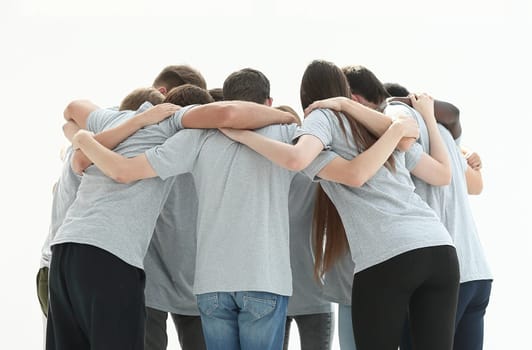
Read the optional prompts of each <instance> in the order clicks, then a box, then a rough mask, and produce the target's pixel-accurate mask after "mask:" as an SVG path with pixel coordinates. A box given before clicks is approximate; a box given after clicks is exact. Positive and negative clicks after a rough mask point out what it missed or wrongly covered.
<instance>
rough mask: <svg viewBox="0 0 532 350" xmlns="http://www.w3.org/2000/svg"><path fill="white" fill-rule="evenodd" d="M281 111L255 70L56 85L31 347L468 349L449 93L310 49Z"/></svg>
mask: <svg viewBox="0 0 532 350" xmlns="http://www.w3.org/2000/svg"><path fill="white" fill-rule="evenodd" d="M300 97H301V106H302V108H303V110H304V114H305V116H304V117H303V118H301V117H300V116H298V114H297V113H296V112H295V111H294V109H293V108H291V107H290V106H285V105H281V106H276V107H273V99H272V98H271V96H270V83H269V80H268V79H267V77H266V76H265V75H264V74H263V73H262V72H260V71H258V70H256V69H251V68H244V69H241V70H239V71H236V72H233V73H231V74H230V75H229V76H228V77H227V78H226V80H225V81H224V83H223V87H222V88H216V89H210V90H208V89H207V84H206V82H205V79H204V77H203V76H202V74H201V73H200V72H198V71H197V70H196V69H194V68H192V67H190V66H186V65H175V66H168V67H165V68H164V69H163V70H162V71H161V72H160V74H159V75H158V76H157V77H156V79H155V80H154V82H153V84H152V86H151V87H148V88H138V89H135V90H133V91H132V92H131V93H130V94H129V95H128V96H126V97H125V98H124V99H123V100H122V101H121V103H120V105H119V107H113V108H101V107H99V106H98V105H96V104H94V103H93V102H91V101H88V100H75V101H73V102H71V103H70V104H69V105H68V106H67V107H66V109H65V112H64V117H65V125H64V127H63V131H64V133H65V136H66V137H67V138H68V140H69V141H70V143H71V146H70V147H69V148H68V149H67V150H66V152H65V153H64V166H63V170H62V173H61V175H60V177H59V180H58V181H57V183H56V184H55V186H54V189H53V194H54V197H53V203H52V216H51V224H50V229H49V234H48V237H47V239H46V241H45V244H44V246H43V254H42V259H41V268H40V270H39V273H38V275H37V287H38V296H39V301H40V302H41V306H42V310H43V312H44V314H45V316H46V318H47V321H46V348H47V349H49V350H52V349H58V350H60V349H146V350H156V349H157V350H158V349H166V347H167V343H168V340H167V339H168V338H167V330H166V324H167V318H168V315H169V314H170V316H171V318H172V320H173V322H174V324H175V327H176V330H177V334H178V338H179V342H180V345H181V348H182V349H186V350H188V349H194V350H195V349H200V350H201V349H209V350H213V349H214V350H216V349H220V350H222V349H223V350H232V349H235V350H236V349H282V348H284V349H287V348H288V343H289V337H288V335H289V333H290V325H291V323H292V321H293V320H295V322H296V323H297V326H298V329H299V334H300V339H301V348H302V349H330V348H331V343H332V335H333V328H334V322H335V317H334V315H333V312H332V303H337V304H338V329H339V331H338V334H339V340H340V347H341V349H342V350H349V349H359V350H365V349H379V350H380V349H384V350H386V349H390V350H392V349H393V350H396V349H397V348H398V347H400V348H401V349H431V350H439V349H442V350H450V349H455V350H461V349H467V350H472V349H482V343H483V317H484V313H485V310H486V307H487V305H488V302H489V296H490V289H491V281H492V275H491V273H490V271H489V266H488V264H487V261H486V257H485V255H484V253H483V250H482V246H481V243H480V240H479V237H478V235H477V232H476V228H475V223H474V220H473V215H472V212H471V208H470V207H469V204H468V195H470V194H479V193H480V192H481V191H482V176H481V168H482V164H481V160H480V157H479V156H478V155H477V154H476V153H474V152H471V151H469V150H466V149H464V148H462V147H460V144H459V140H460V136H461V126H460V120H459V111H458V109H457V108H456V107H455V106H454V105H452V104H451V103H448V102H444V101H439V100H434V99H433V98H432V97H431V96H429V95H427V94H424V93H423V94H412V93H409V92H408V91H407V90H406V89H405V88H404V87H402V86H400V85H398V84H382V83H381V82H380V81H379V80H378V79H377V77H376V76H375V75H374V74H373V73H372V72H371V71H370V70H368V69H367V68H365V67H362V66H348V67H344V68H343V69H341V68H339V67H337V66H336V65H335V64H334V63H331V62H328V61H324V60H315V61H312V62H311V63H310V64H309V65H308V66H307V68H306V70H305V72H304V74H303V77H302V80H301V88H300Z"/></svg>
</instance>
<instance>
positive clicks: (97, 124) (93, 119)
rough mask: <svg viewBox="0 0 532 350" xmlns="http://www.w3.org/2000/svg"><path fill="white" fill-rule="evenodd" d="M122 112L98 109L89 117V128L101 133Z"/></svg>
mask: <svg viewBox="0 0 532 350" xmlns="http://www.w3.org/2000/svg"><path fill="white" fill-rule="evenodd" d="M120 113H122V112H120V111H116V110H111V109H105V108H102V109H97V110H95V111H92V112H91V113H90V114H89V116H88V117H87V130H89V131H91V132H93V133H99V132H102V131H103V130H105V129H106V128H107V127H108V126H109V124H110V123H111V122H112V121H113V120H114V119H115V118H116V116H117V115H118V114H120Z"/></svg>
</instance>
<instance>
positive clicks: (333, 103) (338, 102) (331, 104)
mask: <svg viewBox="0 0 532 350" xmlns="http://www.w3.org/2000/svg"><path fill="white" fill-rule="evenodd" d="M346 100H349V99H348V98H347V97H331V98H327V99H325V100H320V101H314V102H313V103H311V104H310V105H309V106H308V107H307V108H305V111H304V112H305V116H307V115H308V114H309V113H310V112H312V111H313V110H315V109H318V108H327V109H332V110H333V111H337V112H341V111H342V102H345V101H346Z"/></svg>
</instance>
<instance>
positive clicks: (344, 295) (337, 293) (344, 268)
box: [323, 250, 355, 305]
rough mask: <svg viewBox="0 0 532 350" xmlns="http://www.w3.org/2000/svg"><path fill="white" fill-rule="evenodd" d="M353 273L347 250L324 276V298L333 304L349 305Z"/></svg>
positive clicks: (353, 266) (353, 269) (349, 254)
mask: <svg viewBox="0 0 532 350" xmlns="http://www.w3.org/2000/svg"><path fill="white" fill-rule="evenodd" d="M354 273H355V263H354V262H353V257H352V256H351V252H350V251H349V250H348V251H347V252H346V254H345V255H344V256H342V257H340V259H339V260H338V261H337V262H336V263H335V264H334V265H333V266H332V267H331V269H330V270H329V271H327V273H326V274H325V276H324V284H323V296H324V298H325V299H327V300H330V301H332V302H333V303H338V304H342V305H351V293H352V286H353V275H354Z"/></svg>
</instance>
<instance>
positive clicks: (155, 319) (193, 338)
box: [144, 307, 206, 350]
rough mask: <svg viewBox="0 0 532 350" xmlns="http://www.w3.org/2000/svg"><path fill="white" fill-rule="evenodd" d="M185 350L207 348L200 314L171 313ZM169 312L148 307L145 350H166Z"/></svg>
mask: <svg viewBox="0 0 532 350" xmlns="http://www.w3.org/2000/svg"><path fill="white" fill-rule="evenodd" d="M171 315H172V320H173V321H174V325H175V328H176V330H177V336H178V338H179V344H180V345H181V349H183V350H205V349H206V347H205V340H204V339H203V330H202V329H201V318H200V317H199V316H187V315H177V314H171ZM167 318H168V312H165V311H160V310H157V309H152V308H150V307H146V337H145V342H144V349H145V350H166V347H167V345H168V336H167V333H166V319H167Z"/></svg>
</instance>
